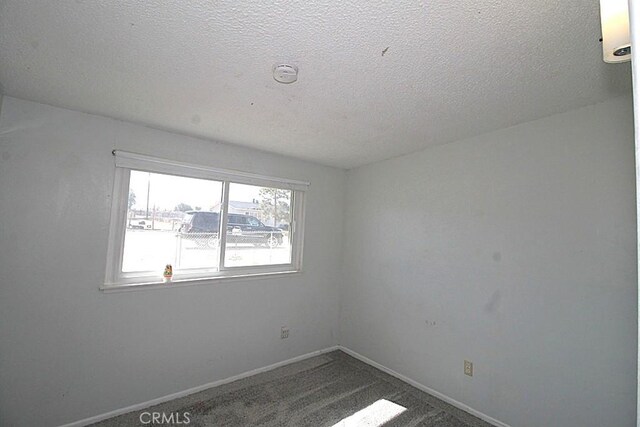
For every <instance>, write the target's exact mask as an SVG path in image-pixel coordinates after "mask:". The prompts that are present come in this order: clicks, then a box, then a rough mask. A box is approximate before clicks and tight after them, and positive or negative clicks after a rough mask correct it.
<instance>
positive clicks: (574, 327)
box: [340, 97, 637, 427]
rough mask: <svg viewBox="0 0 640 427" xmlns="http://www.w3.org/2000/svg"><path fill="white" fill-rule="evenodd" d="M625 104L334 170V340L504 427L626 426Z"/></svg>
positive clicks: (628, 206)
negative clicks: (337, 294)
mask: <svg viewBox="0 0 640 427" xmlns="http://www.w3.org/2000/svg"><path fill="white" fill-rule="evenodd" d="M631 104H632V102H631V98H630V97H621V98H615V99H612V100H609V101H606V102H603V103H601V104H597V105H594V106H590V107H586V108H582V109H579V110H574V111H571V112H568V113H565V114H559V115H555V116H552V117H549V118H545V119H542V120H538V121H534V122H530V123H526V124H522V125H518V126H515V127H512V128H508V129H503V130H500V131H497V132H493V133H489V134H486V135H482V136H478V137H475V138H470V139H467V140H463V141H459V142H456V143H452V144H448V145H444V146H440V147H435V148H431V149H427V150H425V151H423V152H420V153H416V154H412V155H410V156H404V157H400V158H396V159H392V160H388V161H384V162H380V163H376V164H372V165H369V166H364V167H361V168H359V169H355V170H353V171H350V172H349V173H348V176H347V182H348V190H347V200H348V203H347V213H346V227H345V233H346V234H345V240H344V244H345V279H346V280H345V286H344V287H343V288H342V297H341V338H340V340H341V344H342V345H345V346H347V347H348V348H351V349H352V350H355V351H356V352H358V353H360V354H362V355H364V356H366V357H369V358H371V359H373V360H374V361H376V362H378V363H381V364H382V365H385V366H386V367H388V368H391V369H393V370H395V371H397V372H399V373H401V374H404V375H406V376H407V377H409V378H412V379H414V380H416V381H418V382H420V383H422V384H424V385H426V386H428V387H431V388H432V389H435V390H437V391H439V392H441V393H444V394H445V395H448V396H449V397H451V398H453V399H455V400H458V401H459V402H463V403H465V404H467V405H469V406H470V407H472V408H474V409H476V410H479V411H481V412H482V413H484V414H487V415H489V416H491V417H494V418H496V419H498V420H500V421H502V422H504V423H507V424H509V425H512V426H514V427H515V426H517V427H527V426H530V427H536V426H546V427H552V426H557V427H571V426H576V427H587V426H594V427H596V426H597V427H601V426H616V427H624V426H632V425H635V419H636V375H635V373H636V352H637V326H636V325H637V323H636V321H637V314H636V313H637V298H636V283H637V273H636V217H635V213H636V210H635V197H634V195H635V184H634V182H635V181H634V144H633V142H634V140H633V118H632V106H631ZM464 359H468V360H471V361H473V362H474V368H475V375H474V377H473V378H469V377H465V376H464V375H463V360H464Z"/></svg>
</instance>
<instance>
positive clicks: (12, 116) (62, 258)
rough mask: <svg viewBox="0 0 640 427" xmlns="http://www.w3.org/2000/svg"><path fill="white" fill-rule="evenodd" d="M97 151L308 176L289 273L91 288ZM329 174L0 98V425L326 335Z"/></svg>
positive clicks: (163, 385) (188, 377)
mask: <svg viewBox="0 0 640 427" xmlns="http://www.w3.org/2000/svg"><path fill="white" fill-rule="evenodd" d="M292 143H294V142H292ZM113 148H120V149H124V150H129V151H133V152H139V153H145V154H152V155H156V156H159V157H169V158H175V159H179V160H181V161H187V162H196V163H201V164H207V165H212V166H218V167H223V168H228V169H238V170H246V171H251V172H255V173H259V174H265V175H273V176H282V177H286V178H292V179H301V180H308V181H310V182H311V187H310V190H309V192H308V204H307V219H306V231H305V249H304V255H305V259H304V273H303V274H301V275H298V276H295V277H286V278H274V279H265V280H253V281H246V282H231V283H221V284H215V285H202V286H191V287H181V288H176V289H170V288H169V289H162V290H147V291H140V292H130V293H115V294H113V293H112V294H104V293H102V292H100V291H99V290H98V286H99V285H100V284H101V282H102V281H103V280H104V271H105V260H106V256H107V229H108V224H109V207H110V205H111V200H110V194H111V191H112V182H113V177H114V166H113V157H112V155H111V150H112V149H113ZM344 186H345V173H344V171H342V170H339V169H333V168H329V167H323V166H318V165H314V164H310V163H306V162H302V161H298V160H293V159H290V158H285V157H281V156H276V155H271V154H266V153H262V152H258V151H254V150H250V149H243V148H238V147H233V146H230V145H225V144H218V143H212V142H210V141H202V140H198V139H193V138H188V137H183V136H178V135H175V134H171V133H167V132H162V131H157V130H152V129H149V128H145V127H142V126H137V125H133V124H128V123H125V122H120V121H115V120H110V119H106V118H102V117H98V116H93V115H88V114H82V113H78V112H74V111H69V110H64V109H60V108H54V107H50V106H45V105H41V104H36V103H32V102H28V101H22V100H18V99H14V98H9V97H5V98H4V100H3V105H2V111H1V116H0V241H1V242H2V244H1V246H0V283H1V285H0V313H2V321H1V322H0V347H1V348H2V357H1V358H0V425H58V424H61V423H66V422H72V421H76V420H79V419H83V418H86V417H89V416H93V415H98V414H101V413H104V412H107V411H110V410H114V409H118V408H122V407H126V406H129V405H131V404H135V403H139V402H143V401H147V400H149V399H152V398H156V397H160V396H164V395H167V394H170V393H173V392H177V391H181V390H185V389H188V388H190V387H194V386H198V385H201V384H205V383H208V382H211V381H214V380H218V379H223V378H227V377H230V376H232V375H235V374H238V373H241V372H245V371H248V370H250V369H254V368H258V367H263V366H266V365H269V364H272V363H275V362H279V361H282V360H285V359H288V358H291V357H294V356H297V355H301V354H304V353H308V352H311V351H314V350H318V349H322V348H326V347H329V346H331V345H334V344H336V343H337V338H336V337H337V328H338V324H337V321H338V301H337V296H338V291H337V285H338V281H339V277H338V274H339V273H338V269H336V266H337V265H340V263H341V259H340V254H339V251H336V250H335V248H336V247H340V246H341V226H342V224H343V201H344ZM281 325H288V326H290V328H291V333H290V337H289V339H287V340H285V341H282V340H280V326H281Z"/></svg>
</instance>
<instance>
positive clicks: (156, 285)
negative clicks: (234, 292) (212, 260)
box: [100, 270, 302, 293]
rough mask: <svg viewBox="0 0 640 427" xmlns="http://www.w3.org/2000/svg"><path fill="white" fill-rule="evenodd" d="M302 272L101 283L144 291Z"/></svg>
mask: <svg viewBox="0 0 640 427" xmlns="http://www.w3.org/2000/svg"><path fill="white" fill-rule="evenodd" d="M300 274H302V271H301V270H291V271H279V272H275V273H243V274H237V275H234V276H217V277H204V278H198V279H182V280H174V281H171V282H164V281H154V282H144V283H126V284H120V285H117V284H116V285H101V286H100V290H101V291H102V292H104V293H115V292H132V291H144V290H151V289H173V288H182V287H184V286H197V285H210V284H214V283H222V282H234V281H246V280H257V279H270V278H274V277H285V276H297V275H300Z"/></svg>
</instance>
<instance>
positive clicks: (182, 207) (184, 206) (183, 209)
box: [175, 203, 193, 212]
mask: <svg viewBox="0 0 640 427" xmlns="http://www.w3.org/2000/svg"><path fill="white" fill-rule="evenodd" d="M175 210H177V211H180V212H186V211H192V210H193V208H192V207H191V205H188V204H186V203H178V204H177V205H176V207H175Z"/></svg>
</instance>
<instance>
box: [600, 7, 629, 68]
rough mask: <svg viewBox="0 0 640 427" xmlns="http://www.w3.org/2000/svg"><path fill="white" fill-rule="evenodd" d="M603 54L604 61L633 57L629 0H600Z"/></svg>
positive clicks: (625, 59)
mask: <svg viewBox="0 0 640 427" xmlns="http://www.w3.org/2000/svg"><path fill="white" fill-rule="evenodd" d="M600 22H601V24H602V55H603V59H604V62H612V63H615V62H624V61H629V60H630V59H631V38H630V36H629V3H628V1H627V0H600Z"/></svg>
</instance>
